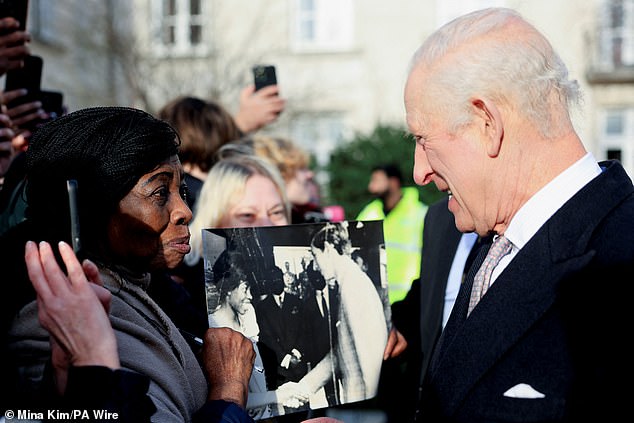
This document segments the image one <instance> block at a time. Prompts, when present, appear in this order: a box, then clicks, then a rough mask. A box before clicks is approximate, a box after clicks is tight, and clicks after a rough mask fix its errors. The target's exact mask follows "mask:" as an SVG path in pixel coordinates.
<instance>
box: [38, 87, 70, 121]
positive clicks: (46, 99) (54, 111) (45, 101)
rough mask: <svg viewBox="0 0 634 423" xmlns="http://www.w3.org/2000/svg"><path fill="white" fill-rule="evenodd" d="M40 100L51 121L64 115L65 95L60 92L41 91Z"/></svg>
mask: <svg viewBox="0 0 634 423" xmlns="http://www.w3.org/2000/svg"><path fill="white" fill-rule="evenodd" d="M38 99H39V100H40V101H41V102H42V109H44V111H45V112H46V113H48V115H49V119H50V120H52V119H56V118H58V117H60V116H62V115H63V114H64V94H62V93H61V92H59V91H45V90H42V91H40V93H39V95H38Z"/></svg>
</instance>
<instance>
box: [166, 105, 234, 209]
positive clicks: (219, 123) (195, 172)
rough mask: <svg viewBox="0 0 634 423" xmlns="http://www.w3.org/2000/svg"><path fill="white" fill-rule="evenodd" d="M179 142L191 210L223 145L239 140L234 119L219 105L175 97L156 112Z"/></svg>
mask: <svg viewBox="0 0 634 423" xmlns="http://www.w3.org/2000/svg"><path fill="white" fill-rule="evenodd" d="M158 117H159V119H163V120H165V121H167V122H169V123H170V124H171V125H172V126H173V127H174V128H175V129H176V131H177V132H178V134H179V136H180V138H181V140H182V141H181V148H180V152H179V158H180V160H181V162H182V163H183V169H185V183H186V184H187V188H188V190H189V201H188V203H189V207H190V208H191V209H192V210H194V209H195V204H196V201H197V199H198V196H199V193H200V190H201V189H202V185H203V182H204V181H205V178H206V177H207V174H208V173H209V169H211V166H212V165H213V162H214V156H215V154H216V151H217V150H218V148H220V147H221V146H222V145H224V144H226V143H228V142H230V141H232V140H235V139H238V138H240V136H241V132H240V129H239V128H238V125H236V123H235V121H234V119H233V116H231V114H230V113H229V112H228V111H227V110H226V109H225V108H224V107H223V106H222V105H221V104H220V103H217V102H215V101H211V100H203V99H201V98H197V97H187V96H181V97H177V98H175V99H173V100H171V101H170V102H168V103H167V104H166V105H164V106H163V107H162V108H161V110H159V112H158Z"/></svg>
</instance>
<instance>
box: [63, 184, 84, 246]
mask: <svg viewBox="0 0 634 423" xmlns="http://www.w3.org/2000/svg"><path fill="white" fill-rule="evenodd" d="M66 189H67V190H68V206H69V209H70V236H71V241H72V243H73V251H74V252H75V254H76V255H77V256H79V252H80V251H81V238H80V236H79V213H78V209H77V181H76V180H75V179H69V180H67V181H66Z"/></svg>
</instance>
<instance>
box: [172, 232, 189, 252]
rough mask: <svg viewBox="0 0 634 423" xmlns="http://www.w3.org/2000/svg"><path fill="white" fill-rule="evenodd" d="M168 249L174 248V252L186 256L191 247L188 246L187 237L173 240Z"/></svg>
mask: <svg viewBox="0 0 634 423" xmlns="http://www.w3.org/2000/svg"><path fill="white" fill-rule="evenodd" d="M169 245H170V247H172V248H174V249H175V250H177V251H179V252H181V253H183V254H188V253H189V252H190V251H191V249H192V247H191V246H190V245H189V237H188V236H186V237H183V238H178V239H175V240H173V241H171V242H170V244H169Z"/></svg>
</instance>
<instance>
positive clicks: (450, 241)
mask: <svg viewBox="0 0 634 423" xmlns="http://www.w3.org/2000/svg"><path fill="white" fill-rule="evenodd" d="M447 201H448V199H447V198H444V199H442V200H440V201H438V202H436V203H434V204H432V205H431V206H430V207H429V209H428V210H427V214H426V215H425V226H424V230H423V249H422V255H421V257H422V258H421V271H420V274H421V277H420V279H416V280H415V281H414V282H413V283H412V287H411V288H410V291H409V292H408V293H407V296H406V297H405V298H404V299H403V300H402V301H399V302H396V303H394V304H393V305H392V320H393V323H394V325H395V326H396V328H397V329H398V330H399V331H400V332H401V333H403V335H404V336H405V338H406V339H407V341H408V344H409V345H410V347H409V348H420V350H419V354H420V360H421V371H422V372H423V374H424V372H425V370H426V369H427V365H428V364H429V360H430V358H431V354H432V351H433V349H434V345H435V344H436V340H437V339H438V336H439V335H440V330H441V326H442V316H443V309H444V304H445V290H446V288H447V278H448V277H449V271H450V270H451V263H452V262H453V258H454V255H455V253H456V249H457V248H458V244H459V243H460V237H461V236H462V233H461V232H460V231H458V229H456V225H455V220H454V216H453V213H451V212H450V211H449V209H447Z"/></svg>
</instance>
